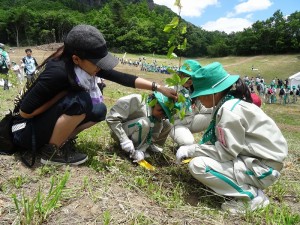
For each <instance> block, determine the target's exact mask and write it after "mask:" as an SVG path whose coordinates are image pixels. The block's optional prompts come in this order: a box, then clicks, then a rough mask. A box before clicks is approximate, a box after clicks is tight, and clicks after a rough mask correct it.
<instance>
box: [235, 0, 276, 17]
mask: <svg viewBox="0 0 300 225" xmlns="http://www.w3.org/2000/svg"><path fill="white" fill-rule="evenodd" d="M272 4H273V2H271V1H270V0H259V1H257V0H248V1H246V2H242V3H240V4H238V5H236V6H235V7H234V14H235V15H237V14H241V13H249V12H255V11H259V10H265V9H267V8H269V7H270V6H271V5H272Z"/></svg>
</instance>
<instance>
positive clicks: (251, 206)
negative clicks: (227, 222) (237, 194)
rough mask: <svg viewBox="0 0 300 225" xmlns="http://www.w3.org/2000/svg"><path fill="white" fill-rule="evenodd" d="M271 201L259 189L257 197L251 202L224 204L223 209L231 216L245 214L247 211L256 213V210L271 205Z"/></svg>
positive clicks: (235, 201) (234, 201)
mask: <svg viewBox="0 0 300 225" xmlns="http://www.w3.org/2000/svg"><path fill="white" fill-rule="evenodd" d="M269 203H270V201H269V199H268V197H267V196H266V195H265V194H264V193H263V191H262V190H260V189H258V191H257V196H256V197H255V198H253V199H252V200H250V201H245V200H231V201H228V202H224V203H223V204H222V206H221V208H222V209H223V210H224V211H227V212H229V213H230V214H245V213H246V211H254V210H256V209H260V208H264V207H266V206H267V205H269Z"/></svg>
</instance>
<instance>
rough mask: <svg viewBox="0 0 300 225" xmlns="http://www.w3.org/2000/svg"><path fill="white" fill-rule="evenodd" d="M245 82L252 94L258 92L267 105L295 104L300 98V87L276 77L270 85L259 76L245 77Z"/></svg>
mask: <svg viewBox="0 0 300 225" xmlns="http://www.w3.org/2000/svg"><path fill="white" fill-rule="evenodd" d="M243 79H244V81H245V83H246V84H247V85H248V87H249V88H250V91H251V92H257V93H258V95H259V97H260V98H261V100H262V102H264V103H267V104H274V103H279V104H283V105H286V104H295V103H296V102H297V101H298V97H299V96H300V93H299V92H300V85H297V86H296V85H292V86H291V85H289V81H288V79H285V80H282V79H279V78H277V77H275V78H274V79H273V80H272V81H271V82H270V83H269V84H267V83H266V82H265V79H264V78H263V77H262V76H260V75H258V76H256V77H255V78H254V77H251V78H249V77H248V76H244V78H243Z"/></svg>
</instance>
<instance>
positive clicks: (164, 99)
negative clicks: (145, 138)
mask: <svg viewBox="0 0 300 225" xmlns="http://www.w3.org/2000/svg"><path fill="white" fill-rule="evenodd" d="M154 96H155V98H156V99H157V102H158V104H159V105H160V106H161V107H162V109H163V110H164V112H165V114H166V116H167V117H168V119H171V117H172V116H171V111H170V109H169V107H168V106H167V104H168V103H169V102H170V100H169V98H168V97H167V96H165V95H163V94H162V93H161V92H154Z"/></svg>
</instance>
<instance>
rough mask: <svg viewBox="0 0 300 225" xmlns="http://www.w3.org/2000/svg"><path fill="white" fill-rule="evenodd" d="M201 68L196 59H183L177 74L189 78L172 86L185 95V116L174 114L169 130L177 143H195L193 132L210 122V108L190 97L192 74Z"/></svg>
mask: <svg viewBox="0 0 300 225" xmlns="http://www.w3.org/2000/svg"><path fill="white" fill-rule="evenodd" d="M200 68H201V65H200V63H199V62H197V61H196V60H191V59H188V60H185V61H184V63H183V65H182V66H181V67H180V69H179V71H178V74H179V76H180V78H181V79H183V78H186V77H188V78H189V79H188V80H187V81H186V82H185V83H184V84H183V85H178V86H174V87H173V88H174V89H175V90H176V92H178V93H181V94H182V95H183V96H184V97H185V103H184V105H185V116H184V118H183V119H180V118H179V117H178V116H176V115H175V116H174V126H173V128H172V130H171V131H170V137H171V138H172V139H173V140H174V141H175V142H176V143H177V144H178V145H179V146H182V145H191V144H194V143H195V139H194V136H193V134H194V133H199V132H201V131H204V130H205V129H206V128H207V127H208V125H209V122H210V119H211V112H212V108H208V109H207V108H205V107H204V106H203V105H202V104H201V102H200V101H197V100H195V99H193V100H192V99H191V94H192V92H193V81H192V77H191V76H192V74H193V73H194V72H196V71H197V70H198V69H200Z"/></svg>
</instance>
